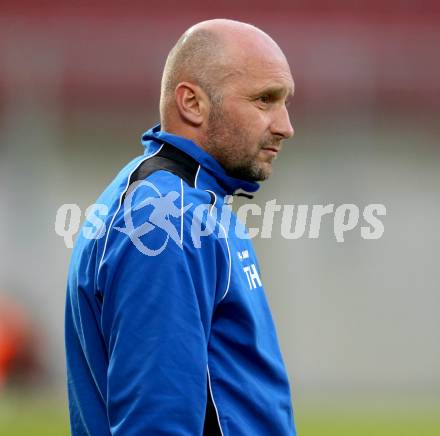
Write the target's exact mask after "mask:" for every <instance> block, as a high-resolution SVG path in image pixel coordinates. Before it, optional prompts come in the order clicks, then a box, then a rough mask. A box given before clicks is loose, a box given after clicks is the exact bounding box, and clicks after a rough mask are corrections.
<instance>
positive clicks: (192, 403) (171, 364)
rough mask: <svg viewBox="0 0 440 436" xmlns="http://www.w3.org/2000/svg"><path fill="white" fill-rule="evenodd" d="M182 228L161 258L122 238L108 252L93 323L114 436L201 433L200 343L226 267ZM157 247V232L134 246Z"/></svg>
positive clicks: (203, 350)
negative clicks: (104, 360) (101, 344)
mask: <svg viewBox="0 0 440 436" xmlns="http://www.w3.org/2000/svg"><path fill="white" fill-rule="evenodd" d="M177 221H178V220H177ZM176 223H177V222H176ZM184 223H185V225H184V237H185V240H184V244H183V247H182V248H181V247H179V246H178V244H177V243H176V242H175V241H173V240H172V239H171V238H170V239H169V240H168V242H167V244H166V247H165V249H164V250H163V251H162V252H161V253H159V254H157V255H155V256H149V255H146V254H144V253H141V252H140V251H139V250H138V249H137V248H136V247H135V245H134V244H133V243H132V241H131V240H130V238H129V237H128V236H127V235H124V234H122V233H119V234H116V239H115V240H113V242H112V244H111V247H110V248H109V250H110V251H112V253H110V255H109V256H108V258H111V259H113V264H112V265H111V266H110V267H107V269H108V276H109V279H108V280H107V285H106V289H105V292H104V296H103V305H102V320H101V322H102V331H103V337H104V341H105V343H106V348H107V350H108V360H109V362H108V373H107V393H106V395H107V398H106V399H105V401H106V403H107V414H108V419H109V424H110V429H111V434H112V435H114V436H141V435H182V436H183V435H188V436H189V435H191V436H194V435H201V434H202V432H203V424H204V419H205V411H206V402H207V363H208V355H207V343H208V338H209V332H210V326H211V318H212V313H213V310H214V305H215V301H216V289H217V288H218V285H219V283H218V281H219V280H220V281H222V280H223V279H222V278H219V277H218V276H217V273H216V271H217V270H218V266H219V262H220V263H221V262H223V261H226V260H225V259H224V257H225V255H224V253H223V252H222V250H220V252H218V250H219V247H218V245H217V244H216V241H215V240H214V239H212V238H211V239H210V240H209V241H204V245H203V246H202V247H201V248H200V249H197V248H194V247H193V246H192V243H191V239H190V235H189V229H190V222H189V220H188V219H185V220H184ZM176 228H178V226H177V225H176ZM110 231H111V232H115V230H114V229H111V230H110ZM163 242H164V233H163V231H161V230H160V229H157V228H156V229H154V230H152V231H151V232H150V233H148V235H146V236H145V237H144V238H143V239H142V243H143V244H145V246H147V245H149V246H150V247H152V246H156V247H159V246H160V245H161V244H162V243H163ZM217 243H218V241H217ZM219 254H220V260H219ZM222 259H223V260H222ZM110 269H111V278H110Z"/></svg>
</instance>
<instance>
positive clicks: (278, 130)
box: [271, 105, 295, 139]
mask: <svg viewBox="0 0 440 436" xmlns="http://www.w3.org/2000/svg"><path fill="white" fill-rule="evenodd" d="M271 132H272V134H273V135H278V136H282V138H283V139H289V138H291V137H292V136H293V135H294V133H295V131H294V129H293V127H292V123H291V122H290V116H289V112H288V111H287V108H286V106H285V105H283V106H282V107H280V109H279V110H278V111H277V112H276V114H275V116H274V118H273V120H272V124H271Z"/></svg>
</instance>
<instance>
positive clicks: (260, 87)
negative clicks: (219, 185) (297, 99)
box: [206, 56, 294, 181]
mask: <svg viewBox="0 0 440 436" xmlns="http://www.w3.org/2000/svg"><path fill="white" fill-rule="evenodd" d="M293 89H294V84H293V80H292V76H291V74H290V70H289V66H288V64H287V62H286V61H285V59H284V57H281V56H277V57H276V58H275V59H272V60H271V61H270V62H268V61H267V59H264V60H263V61H258V60H257V59H254V60H253V61H251V62H248V63H247V64H246V66H245V68H243V70H241V71H240V72H238V73H237V74H235V75H234V76H233V77H232V78H231V79H230V80H229V81H228V82H227V84H225V86H224V89H223V93H222V102H221V103H213V104H212V107H211V111H210V114H209V121H208V130H207V141H206V149H207V151H208V152H209V153H211V154H212V155H213V156H214V157H215V158H216V159H217V160H218V161H219V162H220V164H222V165H223V167H224V168H225V169H226V171H227V172H228V173H229V174H230V175H231V176H234V177H237V178H240V179H244V180H252V181H257V180H265V179H267V178H268V177H269V176H270V174H271V172H272V163H273V161H274V160H275V159H276V157H277V155H278V153H279V151H280V149H281V141H282V140H283V139H287V138H290V137H291V136H292V135H293V128H292V125H291V123H290V119H289V114H288V112H287V107H286V105H287V103H288V100H289V98H290V97H291V96H292V95H293Z"/></svg>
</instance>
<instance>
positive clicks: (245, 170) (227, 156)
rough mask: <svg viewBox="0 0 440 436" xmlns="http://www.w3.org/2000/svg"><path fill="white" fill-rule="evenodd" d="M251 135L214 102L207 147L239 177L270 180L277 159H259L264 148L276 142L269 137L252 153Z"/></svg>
mask: <svg viewBox="0 0 440 436" xmlns="http://www.w3.org/2000/svg"><path fill="white" fill-rule="evenodd" d="M249 137H251V135H250V134H249V133H248V131H247V129H246V127H245V126H241V125H240V126H239V125H238V124H237V122H236V121H235V120H234V119H232V118H231V117H229V116H228V115H227V114H226V113H225V112H224V111H223V110H222V108H221V106H220V105H213V106H212V108H211V112H210V114H209V120H208V131H207V141H206V149H207V151H208V153H210V154H211V155H212V156H214V158H215V159H217V161H218V162H219V163H220V164H221V165H222V166H223V168H224V169H225V170H226V172H227V173H228V174H229V175H230V176H232V177H235V178H238V179H242V180H247V181H253V182H255V181H262V180H266V179H267V178H268V177H269V176H270V175H271V173H272V161H273V158H272V159H270V160H269V161H267V162H264V163H262V162H260V161H258V154H259V153H260V151H261V149H262V148H263V147H266V146H267V145H269V144H273V142H274V140H273V139H272V138H269V139H268V138H265V139H263V140H262V141H260V143H259V144H258V148H257V150H256V152H254V153H251V152H249V151H248V150H249V145H250V144H249V143H250V141H249Z"/></svg>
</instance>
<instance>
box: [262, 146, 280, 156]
mask: <svg viewBox="0 0 440 436" xmlns="http://www.w3.org/2000/svg"><path fill="white" fill-rule="evenodd" d="M261 150H263V151H264V152H266V153H268V154H270V155H272V156H277V155H278V153H279V152H280V150H281V148H280V147H275V146H269V147H263V148H262V149H261Z"/></svg>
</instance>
